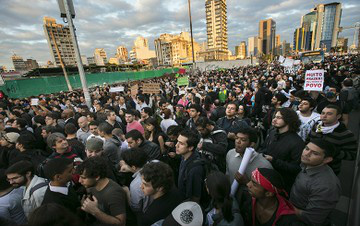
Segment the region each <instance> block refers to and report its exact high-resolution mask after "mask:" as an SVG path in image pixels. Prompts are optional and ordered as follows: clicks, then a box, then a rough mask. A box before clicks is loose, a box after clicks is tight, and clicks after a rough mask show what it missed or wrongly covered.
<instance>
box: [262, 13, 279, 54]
mask: <svg viewBox="0 0 360 226" xmlns="http://www.w3.org/2000/svg"><path fill="white" fill-rule="evenodd" d="M275 32H276V22H275V21H274V20H273V19H271V18H270V19H267V20H261V21H260V22H259V39H260V45H259V52H260V53H262V54H274V51H275Z"/></svg>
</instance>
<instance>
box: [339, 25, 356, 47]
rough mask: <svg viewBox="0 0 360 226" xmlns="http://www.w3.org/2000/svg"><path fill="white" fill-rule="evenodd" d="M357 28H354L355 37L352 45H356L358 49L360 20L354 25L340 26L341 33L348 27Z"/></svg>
mask: <svg viewBox="0 0 360 226" xmlns="http://www.w3.org/2000/svg"><path fill="white" fill-rule="evenodd" d="M353 28H354V29H355V30H354V37H353V44H352V45H351V46H354V49H358V48H359V47H360V46H357V45H358V43H359V32H360V22H356V23H355V24H354V25H353V26H347V27H339V33H340V32H342V31H343V30H347V29H353Z"/></svg>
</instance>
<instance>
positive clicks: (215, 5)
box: [205, 0, 228, 50]
mask: <svg viewBox="0 0 360 226" xmlns="http://www.w3.org/2000/svg"><path fill="white" fill-rule="evenodd" d="M226 8H227V6H226V0H206V1H205V10H206V30H207V45H208V48H209V49H219V50H227V49H228V34H227V9H226Z"/></svg>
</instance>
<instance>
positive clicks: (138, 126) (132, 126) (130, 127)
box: [126, 121, 144, 134]
mask: <svg viewBox="0 0 360 226" xmlns="http://www.w3.org/2000/svg"><path fill="white" fill-rule="evenodd" d="M133 129H136V130H137V131H139V132H140V133H141V134H144V127H142V125H141V124H140V122H138V121H133V122H132V123H130V124H129V123H128V124H127V125H126V132H129V131H131V130H133Z"/></svg>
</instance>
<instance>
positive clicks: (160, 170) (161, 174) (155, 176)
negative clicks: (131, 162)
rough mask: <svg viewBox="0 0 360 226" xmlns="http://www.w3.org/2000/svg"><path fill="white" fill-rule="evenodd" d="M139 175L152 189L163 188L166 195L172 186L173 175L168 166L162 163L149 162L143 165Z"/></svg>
mask: <svg viewBox="0 0 360 226" xmlns="http://www.w3.org/2000/svg"><path fill="white" fill-rule="evenodd" d="M140 173H141V175H142V176H143V177H144V180H145V181H146V182H150V183H151V185H152V187H153V188H154V189H157V188H163V192H164V193H167V192H168V191H169V190H170V189H171V188H172V187H173V186H174V175H173V171H172V169H171V168H170V166H169V165H168V164H166V163H163V162H150V163H148V164H145V166H144V168H143V169H142V170H141V172H140Z"/></svg>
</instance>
